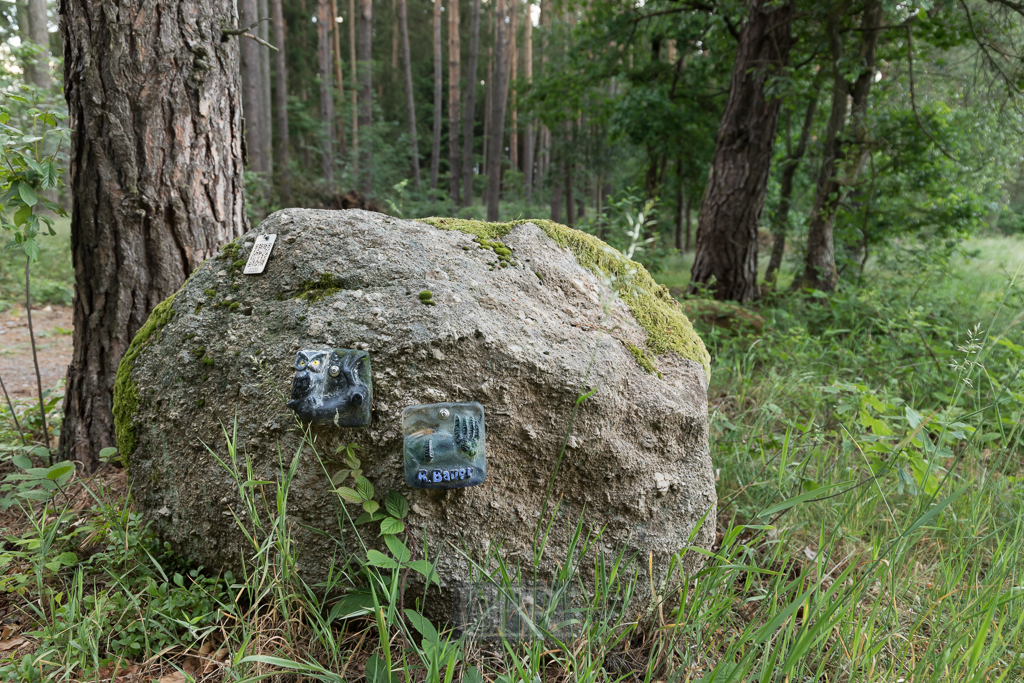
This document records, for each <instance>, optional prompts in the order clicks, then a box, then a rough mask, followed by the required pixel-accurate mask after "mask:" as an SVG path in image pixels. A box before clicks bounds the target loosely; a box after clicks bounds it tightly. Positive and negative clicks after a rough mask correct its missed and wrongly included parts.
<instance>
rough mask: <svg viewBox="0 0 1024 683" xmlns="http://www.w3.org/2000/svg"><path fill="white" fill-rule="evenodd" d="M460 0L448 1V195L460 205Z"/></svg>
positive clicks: (456, 204)
mask: <svg viewBox="0 0 1024 683" xmlns="http://www.w3.org/2000/svg"><path fill="white" fill-rule="evenodd" d="M460 49H461V47H460V45H459V0H451V1H450V2H449V3H448V169H449V178H448V195H449V196H450V197H451V199H452V201H453V202H454V203H455V206H458V205H459V188H460V186H461V182H460V181H461V178H460V175H461V174H460V173H459V164H460V161H461V159H460V157H459V118H460V115H461V111H460V110H461V107H460V106H459V104H460V103H459V80H460V76H461V74H460V73H459V57H460V55H459V51H460Z"/></svg>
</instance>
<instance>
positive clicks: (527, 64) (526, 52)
mask: <svg viewBox="0 0 1024 683" xmlns="http://www.w3.org/2000/svg"><path fill="white" fill-rule="evenodd" d="M523 33H524V35H523V76H524V77H525V78H526V85H527V86H529V85H530V84H531V83H533V18H532V17H531V16H530V4H529V3H527V5H526V25H525V27H524V31H523ZM536 130H537V127H536V123H535V122H534V120H533V118H532V117H530V118H528V119H527V120H526V131H525V138H526V139H525V140H523V186H524V188H525V190H526V203H527V205H529V203H530V201H531V200H532V199H533V150H534V146H535V144H536V143H535V140H534V136H535V133H536Z"/></svg>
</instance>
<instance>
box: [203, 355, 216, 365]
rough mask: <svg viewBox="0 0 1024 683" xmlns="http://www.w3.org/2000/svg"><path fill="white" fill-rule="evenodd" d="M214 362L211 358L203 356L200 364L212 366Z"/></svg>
mask: <svg viewBox="0 0 1024 683" xmlns="http://www.w3.org/2000/svg"><path fill="white" fill-rule="evenodd" d="M214 362H215V361H214V360H213V359H212V358H210V357H209V356H203V360H202V364H203V365H213V364H214Z"/></svg>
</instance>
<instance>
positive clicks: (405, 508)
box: [384, 491, 409, 519]
mask: <svg viewBox="0 0 1024 683" xmlns="http://www.w3.org/2000/svg"><path fill="white" fill-rule="evenodd" d="M384 507H385V508H387V511H388V514H390V515H391V516H392V517H397V518H398V519H405V516H406V515H407V514H409V501H407V500H406V499H405V496H403V495H402V494H401V493H399V492H398V491H390V492H389V493H388V495H387V496H386V497H385V498H384Z"/></svg>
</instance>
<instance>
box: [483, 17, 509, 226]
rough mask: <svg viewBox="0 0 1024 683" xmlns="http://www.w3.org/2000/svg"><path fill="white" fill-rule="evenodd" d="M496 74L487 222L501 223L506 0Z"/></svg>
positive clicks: (497, 22)
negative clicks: (499, 217) (499, 212)
mask: <svg viewBox="0 0 1024 683" xmlns="http://www.w3.org/2000/svg"><path fill="white" fill-rule="evenodd" d="M494 29H495V30H494V35H495V38H494V74H493V76H492V79H491V80H492V81H494V83H493V85H492V87H491V122H490V124H491V125H490V129H491V130H490V137H489V138H488V140H487V220H488V221H496V220H498V204H499V201H500V198H501V162H502V158H503V157H504V156H505V155H504V154H503V147H504V142H505V98H506V97H507V96H508V83H507V81H506V78H505V68H506V67H505V62H506V59H507V56H506V42H507V41H506V33H507V31H506V29H505V0H497V5H496V7H495V13H494Z"/></svg>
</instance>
